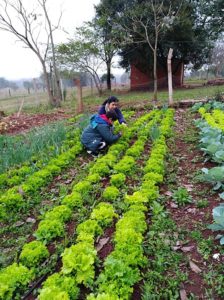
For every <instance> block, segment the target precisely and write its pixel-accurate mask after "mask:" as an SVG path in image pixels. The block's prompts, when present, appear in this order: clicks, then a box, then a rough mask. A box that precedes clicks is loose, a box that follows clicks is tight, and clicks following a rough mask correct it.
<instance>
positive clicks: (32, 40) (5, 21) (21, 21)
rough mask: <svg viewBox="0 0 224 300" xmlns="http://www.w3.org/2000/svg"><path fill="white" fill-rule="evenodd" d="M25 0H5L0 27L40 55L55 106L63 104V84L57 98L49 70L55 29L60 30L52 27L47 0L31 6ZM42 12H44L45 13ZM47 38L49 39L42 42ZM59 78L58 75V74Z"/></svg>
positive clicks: (0, 15) (48, 90) (51, 101)
mask: <svg viewBox="0 0 224 300" xmlns="http://www.w3.org/2000/svg"><path fill="white" fill-rule="evenodd" d="M23 3H24V1H22V0H15V1H12V0H1V4H0V30H4V31H6V32H9V33H11V34H13V35H14V36H15V37H16V38H18V39H19V41H21V42H22V43H23V44H25V46H26V47H28V48H29V49H30V50H31V51H33V52H34V53H35V55H36V56H37V57H38V59H39V61H40V63H41V65H42V68H43V74H44V78H45V81H46V86H47V92H48V96H49V102H50V104H51V105H52V106H60V100H61V98H60V95H61V93H60V91H59V88H60V87H59V86H58V85H57V87H58V91H57V93H56V97H54V95H53V93H52V89H51V83H50V80H49V76H48V71H47V57H48V53H49V49H51V52H52V53H54V41H53V32H54V31H55V30H56V29H58V26H59V22H60V17H59V22H58V24H57V26H54V27H53V26H52V25H51V21H50V18H49V15H48V10H47V7H46V3H47V0H36V3H35V5H36V6H35V7H32V9H28V8H26V7H25V6H24V4H23ZM41 12H42V13H41ZM40 38H43V39H44V40H45V41H44V42H43V40H42V41H40ZM53 65H54V73H55V74H57V68H56V63H55V58H54V57H53ZM56 78H57V75H56Z"/></svg>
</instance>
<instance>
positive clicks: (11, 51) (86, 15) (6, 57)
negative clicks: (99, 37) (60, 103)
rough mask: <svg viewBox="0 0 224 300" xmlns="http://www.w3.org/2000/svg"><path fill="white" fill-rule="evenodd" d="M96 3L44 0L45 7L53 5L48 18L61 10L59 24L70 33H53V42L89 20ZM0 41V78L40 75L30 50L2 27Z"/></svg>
mask: <svg viewBox="0 0 224 300" xmlns="http://www.w3.org/2000/svg"><path fill="white" fill-rule="evenodd" d="M1 1H2V0H0V2H1ZM34 2H36V0H29V4H30V3H34ZM99 2H100V0H48V2H47V3H49V6H50V5H51V4H53V5H51V7H52V10H51V17H52V16H53V15H52V13H53V14H54V16H55V18H56V19H58V18H57V17H58V16H59V12H60V10H62V11H63V15H62V19H61V23H60V25H61V26H62V27H63V28H64V29H65V30H66V31H68V32H69V33H70V35H69V36H66V34H65V33H63V32H58V33H57V36H56V35H55V36H54V39H55V42H56V43H59V42H65V41H66V40H67V38H68V37H72V33H73V32H74V30H75V27H77V26H81V25H82V23H83V22H84V21H90V20H91V19H92V18H93V16H94V13H95V10H94V4H95V5H96V4H98V3H99ZM23 3H24V1H23ZM54 16H53V17H54ZM53 17H52V18H53ZM55 34H56V33H55ZM0 41H1V46H0V77H4V78H5V79H7V80H14V79H23V78H34V77H39V76H40V74H41V73H42V68H41V64H40V62H39V60H38V58H37V57H36V55H35V54H34V53H33V52H32V51H31V50H30V49H25V48H24V45H23V44H22V43H21V42H18V40H16V38H15V37H14V36H13V35H12V34H10V33H7V32H4V31H2V30H0Z"/></svg>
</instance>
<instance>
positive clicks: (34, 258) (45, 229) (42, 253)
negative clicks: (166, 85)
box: [1, 112, 154, 299]
mask: <svg viewBox="0 0 224 300" xmlns="http://www.w3.org/2000/svg"><path fill="white" fill-rule="evenodd" d="M153 114H154V112H153V113H151V114H149V115H148V116H145V117H143V118H141V119H139V120H138V121H137V122H136V123H135V126H132V127H130V128H129V129H128V130H127V132H126V134H125V135H124V138H123V141H121V142H120V143H119V144H116V145H114V146H112V147H111V148H110V151H109V152H108V154H107V155H106V156H104V157H101V158H99V159H98V160H97V161H96V163H95V164H94V166H93V168H92V170H90V174H89V176H87V178H86V179H85V180H83V181H80V182H79V183H78V184H76V185H75V186H74V187H73V191H72V193H71V194H70V195H67V196H66V197H65V198H64V199H63V200H62V205H60V206H58V207H55V208H54V209H53V210H52V211H49V212H47V213H46V215H45V217H44V220H43V221H41V222H40V224H39V226H38V229H37V231H36V232H35V233H34V235H36V237H37V238H38V239H39V240H41V241H42V242H40V241H33V242H31V243H29V244H26V245H25V246H24V249H23V251H22V253H21V255H20V258H21V261H22V262H23V263H24V266H23V265H21V268H20V266H17V265H16V264H13V265H12V266H9V267H8V268H7V269H6V270H5V272H3V273H2V272H1V275H2V274H3V277H4V273H5V274H10V273H11V272H12V273H13V274H14V276H13V277H11V275H9V277H10V278H11V280H10V281H9V280H8V278H7V275H6V276H5V277H4V278H5V280H3V282H7V288H6V291H7V290H8V291H11V292H12V293H13V291H14V289H15V286H16V285H18V280H19V282H20V279H21V278H23V280H22V282H23V283H24V284H26V283H27V281H26V280H25V279H24V276H21V272H20V270H22V273H24V268H23V267H25V265H26V266H29V267H31V265H32V267H35V266H36V264H38V263H40V262H41V260H42V259H43V258H46V257H47V256H48V255H49V253H48V251H47V248H46V246H45V245H44V244H45V243H46V242H49V241H51V240H52V239H54V238H55V237H58V236H62V235H63V233H64V222H65V221H67V220H68V219H69V218H70V216H71V209H74V208H75V207H77V206H80V205H83V199H86V198H85V197H86V196H87V194H88V193H89V191H90V190H91V187H92V185H93V183H96V182H97V181H99V180H100V178H101V176H104V175H105V174H109V172H110V167H111V164H113V163H114V162H115V161H116V160H117V159H118V157H119V154H120V153H121V152H122V150H123V149H125V148H127V147H128V143H127V141H128V140H130V139H131V137H132V135H133V134H134V133H135V132H137V131H138V130H139V128H140V127H141V124H143V123H144V122H145V121H146V120H147V119H148V118H151V116H153ZM125 136H126V137H125ZM32 267H31V269H32ZM28 273H29V276H26V277H27V278H28V277H29V280H30V274H31V273H33V272H31V273H30V272H28ZM28 273H27V275H28ZM24 274H25V273H24ZM3 295H6V294H5V292H4V284H3ZM3 298H4V297H3ZM9 299H10V297H9Z"/></svg>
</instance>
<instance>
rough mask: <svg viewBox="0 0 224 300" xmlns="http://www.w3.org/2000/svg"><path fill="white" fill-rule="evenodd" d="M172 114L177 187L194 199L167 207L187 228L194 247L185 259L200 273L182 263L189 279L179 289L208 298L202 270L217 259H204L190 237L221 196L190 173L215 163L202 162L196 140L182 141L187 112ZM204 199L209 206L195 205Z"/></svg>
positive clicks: (207, 218)
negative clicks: (176, 163) (198, 269)
mask: <svg viewBox="0 0 224 300" xmlns="http://www.w3.org/2000/svg"><path fill="white" fill-rule="evenodd" d="M175 116H176V117H175V119H176V126H175V128H174V130H175V147H172V146H171V148H172V149H171V152H172V154H173V155H174V157H175V158H176V159H178V160H179V163H178V171H177V182H176V188H177V187H185V188H186V189H187V190H188V191H189V194H190V195H191V196H192V198H193V202H192V203H190V204H188V205H185V206H179V207H174V206H173V205H172V204H173V202H172V201H171V199H170V201H168V202H167V205H166V206H167V207H166V208H167V210H168V211H169V213H170V215H171V217H172V219H173V220H174V221H175V222H176V224H177V226H178V228H179V229H183V230H185V231H187V232H188V234H189V235H188V236H186V240H188V243H187V246H193V249H192V250H191V251H189V252H187V253H185V255H186V258H187V261H193V262H194V263H195V264H196V265H197V266H198V267H199V268H200V269H201V270H202V272H200V273H196V272H194V271H193V270H192V269H191V268H190V266H189V264H186V265H183V266H181V267H180V268H181V270H182V271H183V272H187V273H188V281H187V282H185V283H183V287H182V288H184V290H185V291H186V294H187V295H188V296H189V295H190V294H191V293H192V294H193V295H194V296H195V297H196V299H207V298H206V288H207V286H206V283H205V281H204V278H203V273H206V272H207V271H208V266H209V265H213V266H215V265H216V264H217V263H218V262H215V261H214V259H213V258H212V256H210V258H209V259H208V260H206V261H205V259H204V258H203V257H202V255H201V254H200V253H199V252H198V248H197V244H196V242H195V240H192V238H191V236H190V233H191V232H192V231H193V230H199V228H200V226H201V225H202V226H203V228H206V224H210V223H212V220H213V218H212V209H213V208H214V207H216V206H218V204H219V203H220V199H219V197H218V193H213V194H211V193H210V191H211V189H212V186H210V185H209V184H208V183H201V182H195V181H194V180H193V179H194V176H192V175H193V174H194V173H195V172H197V171H199V170H200V169H202V168H203V167H206V168H211V167H214V166H215V164H213V163H211V162H206V163H205V162H204V161H203V160H204V158H203V153H202V152H201V151H199V150H198V149H197V148H196V147H197V143H196V142H194V141H192V142H190V141H188V142H186V141H185V139H184V135H185V133H186V130H187V128H189V127H190V126H192V124H191V120H189V118H188V117H187V116H186V111H184V110H182V109H179V110H177V111H176V115H175ZM168 176H169V175H168ZM202 191H205V195H204V194H203V196H201V194H200V192H202ZM167 192H168V186H163V187H162V193H163V194H164V195H166V194H167ZM205 198H206V199H207V200H208V203H209V204H208V206H207V207H205V208H198V207H197V205H196V204H197V201H198V200H201V199H205ZM201 233H202V235H203V238H204V240H207V239H208V238H209V237H214V233H213V232H212V231H211V230H208V229H203V230H202V231H201ZM214 243H215V244H218V242H215V241H214ZM213 297H214V298H213V299H221V298H220V297H218V296H215V295H213ZM222 299H223V298H222Z"/></svg>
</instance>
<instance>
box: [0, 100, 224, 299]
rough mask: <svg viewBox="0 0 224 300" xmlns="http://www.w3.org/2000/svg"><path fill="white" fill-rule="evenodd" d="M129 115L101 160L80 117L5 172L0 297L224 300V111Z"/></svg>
mask: <svg viewBox="0 0 224 300" xmlns="http://www.w3.org/2000/svg"><path fill="white" fill-rule="evenodd" d="M125 118H126V119H127V121H128V124H129V125H128V127H125V128H124V127H122V125H118V124H116V125H115V130H116V131H121V130H122V132H123V134H122V137H121V139H120V140H119V141H118V142H117V143H116V144H114V145H112V146H110V147H109V148H108V149H107V151H106V152H105V153H104V154H103V155H100V156H99V157H97V158H93V157H89V156H87V154H86V153H85V152H84V150H83V148H82V145H81V143H80V133H81V130H82V127H83V124H85V122H86V117H85V116H84V115H80V116H77V117H75V118H72V119H69V120H68V122H67V123H68V125H67V133H66V136H65V135H64V133H63V131H61V132H62V138H61V141H60V143H58V146H57V147H56V146H48V147H45V148H41V149H40V152H39V153H38V154H37V155H30V157H28V156H27V159H25V158H24V159H23V162H21V163H20V164H19V165H18V164H17V165H16V164H15V165H12V163H11V164H10V166H8V167H5V169H4V171H3V172H2V174H1V175H0V193H1V194H0V220H1V229H0V234H1V245H0V249H1V256H0V266H1V271H0V299H4V300H8V299H40V300H49V299H55V300H57V299H58V300H59V299H87V300H94V299H95V300H118V299H122V300H125V299H133V300H135V299H143V300H146V299H181V300H184V299H223V295H224V277H223V271H224V269H223V262H224V250H223V244H224V235H223V229H224V206H223V205H222V199H223V198H224V176H223V175H224V167H223V161H224V148H223V147H224V135H223V130H224V105H223V103H219V102H215V101H211V102H209V103H206V104H203V103H198V104H196V105H194V106H193V107H192V108H191V109H177V110H174V109H170V108H166V107H164V108H161V109H154V110H149V111H146V110H127V111H126V112H125ZM52 143H53V142H52ZM1 147H2V149H4V143H2V145H1ZM2 149H1V150H2ZM216 231H217V232H216Z"/></svg>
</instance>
